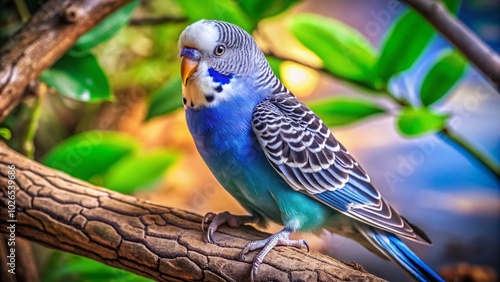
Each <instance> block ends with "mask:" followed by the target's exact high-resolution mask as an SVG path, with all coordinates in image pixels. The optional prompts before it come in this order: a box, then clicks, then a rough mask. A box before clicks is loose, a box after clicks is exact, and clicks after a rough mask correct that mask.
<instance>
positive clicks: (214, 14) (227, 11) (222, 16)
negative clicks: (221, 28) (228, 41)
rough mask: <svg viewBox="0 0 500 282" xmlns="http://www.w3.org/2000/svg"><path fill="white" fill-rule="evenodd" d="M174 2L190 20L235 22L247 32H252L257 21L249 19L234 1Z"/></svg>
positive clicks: (182, 0) (191, 0)
mask: <svg viewBox="0 0 500 282" xmlns="http://www.w3.org/2000/svg"><path fill="white" fill-rule="evenodd" d="M176 2H177V5H179V6H180V7H181V9H182V10H183V11H184V15H185V16H186V17H187V18H188V19H189V21H191V22H195V21H199V20H201V19H211V20H222V21H226V22H230V23H233V24H236V25H238V26H239V27H241V28H243V29H244V30H246V31H248V32H252V30H253V29H254V28H255V27H256V26H257V21H256V20H254V19H251V18H250V17H249V16H248V15H247V14H246V13H245V11H243V9H242V8H241V7H240V6H239V5H238V4H237V3H236V1H232V0H218V1H199V0H177V1H176Z"/></svg>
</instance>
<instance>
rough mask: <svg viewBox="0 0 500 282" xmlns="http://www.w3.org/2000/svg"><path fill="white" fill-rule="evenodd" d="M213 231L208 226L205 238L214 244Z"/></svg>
mask: <svg viewBox="0 0 500 282" xmlns="http://www.w3.org/2000/svg"><path fill="white" fill-rule="evenodd" d="M213 233H214V232H213V228H211V227H209V228H208V231H207V240H208V242H209V243H212V244H215V240H214V237H213Z"/></svg>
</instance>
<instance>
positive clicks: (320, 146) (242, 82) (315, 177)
mask: <svg viewBox="0 0 500 282" xmlns="http://www.w3.org/2000/svg"><path fill="white" fill-rule="evenodd" d="M179 49H180V56H181V58H182V63H181V77H182V82H183V88H182V99H183V103H184V106H185V113H186V120H187V124H188V127H189V130H190V132H191V134H192V137H193V139H194V142H195V144H196V147H197V149H198V151H199V153H200V155H201V156H202V158H203V160H204V161H205V162H206V163H207V165H208V167H209V168H210V170H211V171H212V173H213V174H214V175H215V177H216V178H217V180H218V181H219V182H220V183H221V185H222V186H223V187H224V188H225V189H226V190H227V191H228V192H229V193H230V194H231V195H232V196H233V197H235V198H236V199H237V200H238V201H239V203H240V204H241V205H242V206H243V207H244V208H245V209H246V210H247V211H248V212H249V214H250V215H247V216H235V215H232V214H230V213H228V212H224V213H220V214H214V213H208V214H207V215H206V216H205V218H204V220H203V223H208V222H210V225H209V227H208V233H207V237H208V241H209V242H211V243H213V242H214V239H213V233H214V232H215V231H216V230H217V228H218V227H219V226H220V225H221V224H225V223H227V224H229V225H230V226H233V227H237V226H239V225H240V224H247V223H260V224H265V222H266V221H268V220H270V221H273V222H276V223H279V224H281V225H283V226H284V228H283V230H281V231H279V232H278V233H276V234H274V235H272V236H270V237H269V238H267V239H266V240H261V241H255V242H251V243H249V244H248V245H246V246H245V247H244V249H243V250H242V251H241V256H243V255H245V254H246V253H248V252H250V251H253V250H258V249H259V250H260V252H259V253H258V254H257V255H256V256H255V258H254V261H253V265H252V271H251V273H250V276H251V280H252V281H253V280H254V278H255V277H256V275H257V270H258V268H259V265H260V264H261V263H262V262H263V260H264V257H265V256H266V254H267V253H268V252H269V251H270V250H271V249H272V248H274V247H275V246H293V247H298V248H300V247H302V246H305V247H307V248H308V246H307V243H306V242H305V241H304V240H291V239H289V235H290V234H291V233H292V232H295V231H314V230H318V229H321V228H325V229H327V230H329V231H331V232H335V233H338V234H341V235H343V236H347V237H350V238H352V239H354V240H356V241H357V242H359V243H361V244H362V245H363V246H365V247H367V248H368V249H369V250H370V251H372V252H375V253H376V254H378V255H380V256H382V257H385V258H389V259H391V260H393V261H395V262H396V263H398V264H399V265H401V266H402V267H403V268H404V269H405V270H406V271H407V272H408V273H409V274H411V275H412V276H413V277H415V278H416V279H417V280H420V281H443V280H442V278H440V277H439V275H437V274H436V273H435V272H434V271H433V270H432V269H431V268H430V267H429V266H427V265H426V264H425V263H424V262H423V261H422V260H421V259H420V258H419V257H418V256H417V255H416V254H415V253H413V252H412V251H411V250H410V249H409V248H408V247H407V246H406V245H405V243H403V241H401V240H400V239H399V238H404V239H408V240H411V241H415V242H418V243H422V244H430V240H429V238H428V237H427V235H426V234H425V233H424V232H423V231H422V230H420V229H419V228H417V227H415V226H414V225H412V224H411V223H409V222H408V221H407V220H406V219H405V218H403V217H402V216H400V215H399V214H398V213H397V212H396V210H395V209H394V208H392V207H391V206H390V205H389V204H388V203H387V202H386V201H385V200H384V199H383V198H382V196H381V195H380V193H379V192H378V191H377V190H376V189H375V188H374V187H373V186H372V184H370V178H369V176H368V175H367V174H366V173H365V171H363V169H362V168H361V167H360V165H359V164H358V163H357V162H356V161H355V160H354V158H353V157H352V156H351V155H350V154H349V152H348V151H347V150H346V149H345V148H344V146H342V144H340V143H339V142H338V141H337V140H336V139H335V137H334V136H333V135H332V133H331V132H330V130H329V128H328V127H327V126H326V125H325V124H324V123H323V121H322V120H321V119H320V118H319V117H318V116H316V115H315V114H314V113H313V112H312V111H311V110H310V109H309V108H308V107H307V106H305V105H304V104H302V103H301V102H300V101H299V100H297V98H296V97H295V96H294V95H293V94H292V93H291V92H290V91H289V90H288V89H287V88H286V87H285V86H284V85H283V84H282V83H281V82H280V81H279V79H278V78H277V77H276V76H275V75H274V73H273V71H272V70H271V68H270V66H269V64H268V62H267V60H266V58H265V56H264V54H263V53H262V51H261V50H260V49H259V48H258V46H257V44H256V43H255V41H254V40H253V38H252V36H251V35H249V34H248V33H247V32H246V31H244V30H243V29H241V28H239V27H238V26H236V25H233V24H230V23H226V22H221V21H215V20H201V21H198V22H196V23H193V24H192V25H190V26H188V27H187V28H186V29H185V30H184V31H183V32H182V34H181V36H180V39H179Z"/></svg>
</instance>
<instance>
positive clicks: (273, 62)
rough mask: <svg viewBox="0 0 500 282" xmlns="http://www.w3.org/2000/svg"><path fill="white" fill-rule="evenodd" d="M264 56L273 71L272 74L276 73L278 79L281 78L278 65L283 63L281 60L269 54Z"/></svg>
mask: <svg viewBox="0 0 500 282" xmlns="http://www.w3.org/2000/svg"><path fill="white" fill-rule="evenodd" d="M266 58H267V62H268V63H269V66H270V67H271V69H272V70H273V72H274V75H276V76H277V77H278V79H281V71H280V65H281V63H283V61H282V60H279V59H276V58H273V57H269V56H268V57H266Z"/></svg>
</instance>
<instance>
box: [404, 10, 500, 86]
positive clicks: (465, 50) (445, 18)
mask: <svg viewBox="0 0 500 282" xmlns="http://www.w3.org/2000/svg"><path fill="white" fill-rule="evenodd" d="M401 1H403V2H405V3H406V4H408V5H409V6H411V7H412V8H413V9H414V10H415V11H417V12H418V13H420V14H421V15H422V16H423V17H424V18H426V19H427V21H429V23H431V24H432V25H433V26H434V27H435V28H436V30H437V31H438V32H439V33H441V34H442V35H443V36H444V37H445V38H446V39H448V41H450V43H451V44H453V45H454V46H455V47H456V48H457V49H458V50H460V52H462V54H463V55H464V56H465V57H467V59H469V60H470V62H471V63H472V64H474V65H475V66H476V68H477V69H478V70H479V71H481V72H482V73H483V74H484V75H485V76H486V77H488V78H489V79H490V80H491V81H492V82H493V83H494V84H495V85H496V87H500V56H499V55H498V54H497V53H496V52H495V51H493V50H492V49H491V48H490V47H489V46H488V45H487V44H486V43H484V42H483V41H482V40H481V39H480V38H479V37H478V36H477V35H476V34H475V33H474V32H473V31H471V30H470V29H469V28H468V27H467V26H465V25H464V24H463V23H462V22H461V21H459V20H458V19H457V18H455V17H453V16H452V15H451V14H450V13H449V12H448V10H447V9H446V7H445V6H444V5H443V3H441V2H439V1H436V0H401Z"/></svg>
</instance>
